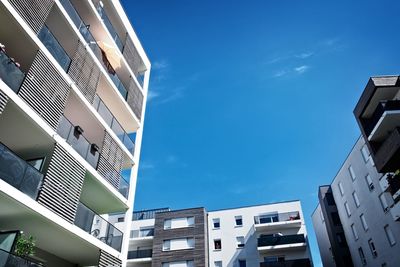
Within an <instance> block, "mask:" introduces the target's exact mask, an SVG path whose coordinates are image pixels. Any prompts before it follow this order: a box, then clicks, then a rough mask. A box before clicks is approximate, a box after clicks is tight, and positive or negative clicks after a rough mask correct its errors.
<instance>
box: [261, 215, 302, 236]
mask: <svg viewBox="0 0 400 267" xmlns="http://www.w3.org/2000/svg"><path fill="white" fill-rule="evenodd" d="M254 226H255V229H256V231H264V230H276V229H282V228H297V227H300V226H301V218H300V213H299V212H298V211H293V212H285V213H274V214H265V215H259V216H255V217H254Z"/></svg>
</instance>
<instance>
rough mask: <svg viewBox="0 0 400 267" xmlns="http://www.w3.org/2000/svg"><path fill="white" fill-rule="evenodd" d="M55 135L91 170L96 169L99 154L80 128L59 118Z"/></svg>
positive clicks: (95, 146)
mask: <svg viewBox="0 0 400 267" xmlns="http://www.w3.org/2000/svg"><path fill="white" fill-rule="evenodd" d="M57 133H58V134H59V135H60V136H61V137H62V138H64V139H65V140H66V141H67V143H68V144H70V145H71V146H72V147H73V148H74V149H75V151H76V152H78V154H79V155H81V156H82V157H83V158H84V159H85V160H86V161H87V162H88V163H89V164H90V165H91V166H92V167H93V168H96V167H97V163H98V161H99V156H100V153H99V152H98V150H99V148H98V146H97V145H96V144H91V143H90V142H89V141H88V140H87V139H86V138H85V137H84V136H83V129H82V128H81V127H80V126H74V125H73V124H72V123H71V122H70V121H69V120H68V119H67V118H66V117H65V116H61V120H60V124H59V126H58V129H57Z"/></svg>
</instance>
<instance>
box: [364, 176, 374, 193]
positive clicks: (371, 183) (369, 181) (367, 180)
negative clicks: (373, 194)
mask: <svg viewBox="0 0 400 267" xmlns="http://www.w3.org/2000/svg"><path fill="white" fill-rule="evenodd" d="M365 181H366V182H367V186H368V188H369V191H372V190H374V188H375V186H374V183H373V182H372V178H371V175H369V174H367V176H365Z"/></svg>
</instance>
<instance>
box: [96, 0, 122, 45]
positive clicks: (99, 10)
mask: <svg viewBox="0 0 400 267" xmlns="http://www.w3.org/2000/svg"><path fill="white" fill-rule="evenodd" d="M96 10H97V13H99V15H100V17H101V19H102V20H103V22H104V24H105V25H106V28H107V30H108V32H109V33H110V35H111V37H112V38H113V40H114V42H115V44H116V45H117V47H118V49H119V50H120V51H121V53H122V51H123V50H124V44H123V42H122V41H121V38H119V35H118V33H117V31H116V30H115V28H114V26H113V25H112V23H111V21H110V19H109V18H108V16H107V13H106V11H105V9H104V8H103V7H102V6H101V4H100V2H99V3H97V5H96Z"/></svg>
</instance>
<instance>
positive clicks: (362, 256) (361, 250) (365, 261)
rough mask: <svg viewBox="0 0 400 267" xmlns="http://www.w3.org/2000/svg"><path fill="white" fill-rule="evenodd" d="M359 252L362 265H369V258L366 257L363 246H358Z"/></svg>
mask: <svg viewBox="0 0 400 267" xmlns="http://www.w3.org/2000/svg"><path fill="white" fill-rule="evenodd" d="M358 254H359V255H360V260H361V264H362V265H367V260H366V259H365V255H364V251H363V249H362V247H359V248H358Z"/></svg>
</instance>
